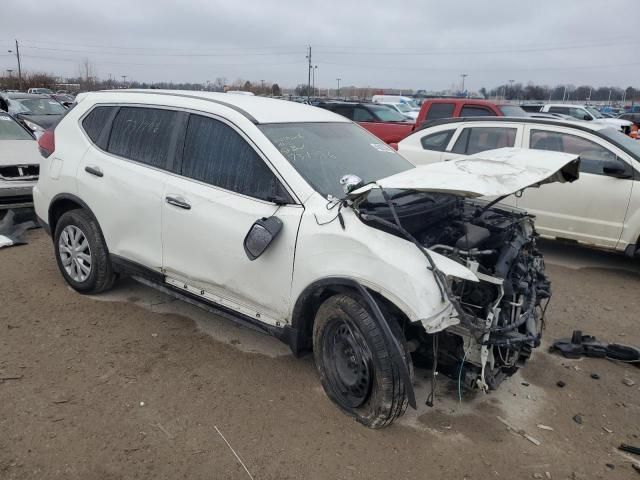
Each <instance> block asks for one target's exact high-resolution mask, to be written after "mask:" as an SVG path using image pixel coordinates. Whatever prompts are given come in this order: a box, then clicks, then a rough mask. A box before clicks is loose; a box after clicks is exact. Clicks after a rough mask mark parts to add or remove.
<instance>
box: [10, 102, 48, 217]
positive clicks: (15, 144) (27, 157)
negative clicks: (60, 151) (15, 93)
mask: <svg viewBox="0 0 640 480" xmlns="http://www.w3.org/2000/svg"><path fill="white" fill-rule="evenodd" d="M41 159H42V157H41V156H40V153H39V152H38V143H37V142H36V140H35V138H34V137H33V134H32V133H31V132H29V131H28V130H27V129H26V128H25V127H23V126H22V125H21V124H20V123H18V122H17V121H16V120H15V119H14V118H13V117H11V115H9V114H7V113H4V112H0V210H6V209H9V208H21V207H30V206H32V205H33V194H32V191H33V187H34V186H35V184H36V182H37V181H38V172H39V168H40V160H41Z"/></svg>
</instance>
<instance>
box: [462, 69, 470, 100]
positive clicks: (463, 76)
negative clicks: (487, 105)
mask: <svg viewBox="0 0 640 480" xmlns="http://www.w3.org/2000/svg"><path fill="white" fill-rule="evenodd" d="M460 76H461V77H462V93H463V94H464V79H465V78H467V77H468V76H469V75H468V74H466V73H461V74H460ZM465 97H466V95H465Z"/></svg>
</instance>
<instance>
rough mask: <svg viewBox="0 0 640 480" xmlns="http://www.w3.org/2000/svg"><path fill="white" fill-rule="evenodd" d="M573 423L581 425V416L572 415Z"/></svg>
mask: <svg viewBox="0 0 640 480" xmlns="http://www.w3.org/2000/svg"><path fill="white" fill-rule="evenodd" d="M573 421H574V422H576V423H577V424H578V425H582V415H580V414H577V415H574V416H573Z"/></svg>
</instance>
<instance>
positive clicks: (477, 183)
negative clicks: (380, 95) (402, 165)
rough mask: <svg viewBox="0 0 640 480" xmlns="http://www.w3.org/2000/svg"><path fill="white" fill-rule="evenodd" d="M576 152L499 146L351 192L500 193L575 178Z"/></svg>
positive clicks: (404, 173) (433, 164)
mask: <svg viewBox="0 0 640 480" xmlns="http://www.w3.org/2000/svg"><path fill="white" fill-rule="evenodd" d="M579 166H580V160H579V157H578V155H571V154H567V153H559V152H549V151H545V150H527V149H520V148H501V149H498V150H488V151H485V152H482V153H478V154H476V155H471V156H469V157H464V158H459V159H454V160H449V161H446V162H437V163H431V164H429V165H423V166H419V167H416V168H412V169H409V170H406V171H404V172H400V173H397V174H395V175H391V176H390V177H385V178H382V179H380V180H378V181H376V182H375V183H369V184H367V185H365V186H363V187H361V188H358V189H356V190H354V191H353V192H351V196H352V198H353V197H357V196H360V195H362V194H364V193H366V192H368V191H370V190H371V189H373V188H376V187H382V188H385V189H406V190H417V191H422V192H439V193H451V194H455V195H462V196H464V197H469V198H473V197H501V196H504V195H510V194H512V193H516V192H518V191H520V190H523V189H525V188H527V187H539V186H540V185H543V184H545V183H553V182H560V183H564V182H573V181H574V180H576V179H577V178H578V168H579Z"/></svg>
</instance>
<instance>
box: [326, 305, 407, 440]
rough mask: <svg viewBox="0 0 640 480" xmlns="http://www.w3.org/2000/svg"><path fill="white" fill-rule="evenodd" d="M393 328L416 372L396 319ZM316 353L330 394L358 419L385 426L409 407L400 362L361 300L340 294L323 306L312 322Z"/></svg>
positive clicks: (372, 424)
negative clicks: (393, 360)
mask: <svg viewBox="0 0 640 480" xmlns="http://www.w3.org/2000/svg"><path fill="white" fill-rule="evenodd" d="M390 328H391V330H392V331H393V332H394V334H395V335H396V337H398V340H399V342H400V344H401V346H402V347H403V356H404V358H405V360H406V362H407V366H408V367H409V371H410V372H411V371H412V368H411V367H412V365H411V360H410V357H409V353H408V352H407V350H406V346H405V342H404V340H403V338H402V332H401V331H400V326H399V325H398V324H397V323H396V322H395V320H393V319H392V320H391V321H390ZM313 353H314V358H315V363H316V367H317V369H318V372H319V374H320V381H321V383H322V386H323V388H324V391H325V392H326V394H327V396H328V397H329V398H330V399H331V400H332V401H333V402H334V403H335V404H336V405H337V406H338V408H340V409H341V410H342V411H343V412H345V413H346V414H347V415H350V416H352V417H354V418H355V419H356V421H358V422H360V423H362V424H363V425H366V426H367V427H369V428H383V427H386V426H388V425H390V424H391V423H393V421H394V420H395V419H396V418H398V417H399V416H401V415H402V414H404V412H405V411H406V409H407V404H408V400H407V394H406V389H405V386H404V383H403V382H402V380H401V376H400V371H399V369H398V367H399V366H398V365H396V364H395V363H393V362H392V361H391V358H392V356H391V352H390V350H389V348H388V347H387V342H386V341H385V337H384V333H383V332H382V330H381V329H380V328H379V327H378V325H377V323H376V322H375V320H374V319H373V318H372V316H371V314H370V313H369V312H368V311H367V309H366V308H364V307H363V305H362V304H361V303H360V302H359V301H358V300H357V299H356V298H354V297H352V296H349V295H345V294H338V295H334V296H333V297H330V298H329V299H327V300H325V302H324V303H323V304H322V305H321V306H320V308H319V309H318V312H317V313H316V318H315V322H314V325H313Z"/></svg>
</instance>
